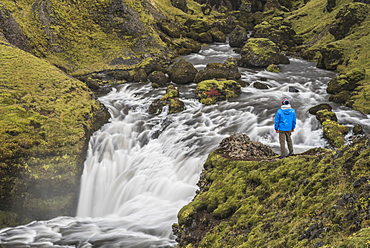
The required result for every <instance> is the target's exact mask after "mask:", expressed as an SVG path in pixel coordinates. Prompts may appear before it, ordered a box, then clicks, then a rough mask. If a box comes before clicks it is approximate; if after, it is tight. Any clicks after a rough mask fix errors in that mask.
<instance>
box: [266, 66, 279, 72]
mask: <svg viewBox="0 0 370 248" xmlns="http://www.w3.org/2000/svg"><path fill="white" fill-rule="evenodd" d="M266 71H269V72H276V73H278V72H281V69H280V67H279V66H278V65H274V64H272V65H269V66H267V68H266Z"/></svg>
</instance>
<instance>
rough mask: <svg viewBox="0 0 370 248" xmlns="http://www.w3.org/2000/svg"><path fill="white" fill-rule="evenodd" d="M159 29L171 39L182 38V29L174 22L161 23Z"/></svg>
mask: <svg viewBox="0 0 370 248" xmlns="http://www.w3.org/2000/svg"><path fill="white" fill-rule="evenodd" d="M159 27H160V29H161V30H162V32H163V33H165V34H167V35H168V36H170V37H171V38H180V37H181V29H180V28H179V27H178V26H177V25H175V24H174V23H172V22H167V21H163V22H160V23H159Z"/></svg>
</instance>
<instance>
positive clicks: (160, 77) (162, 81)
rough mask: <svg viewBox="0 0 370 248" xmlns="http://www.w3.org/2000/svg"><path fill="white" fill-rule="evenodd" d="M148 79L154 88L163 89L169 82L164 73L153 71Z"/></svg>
mask: <svg viewBox="0 0 370 248" xmlns="http://www.w3.org/2000/svg"><path fill="white" fill-rule="evenodd" d="M148 78H149V80H150V82H152V86H153V87H154V88H157V87H163V86H165V85H166V84H167V83H168V82H169V78H168V76H167V75H166V74H165V73H164V72H162V71H153V72H152V73H150V74H149V76H148Z"/></svg>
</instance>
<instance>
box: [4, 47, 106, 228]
mask: <svg viewBox="0 0 370 248" xmlns="http://www.w3.org/2000/svg"><path fill="white" fill-rule="evenodd" d="M0 68H1V76H0V81H1V85H0V123H1V125H0V126H1V128H0V143H1V146H0V168H1V170H0V176H1V183H0V196H1V203H0V223H1V225H10V224H14V223H25V222H28V221H32V220H33V219H44V218H48V217H53V216H55V215H56V214H58V215H61V214H65V215H71V214H72V215H73V214H74V209H75V206H76V193H77V190H78V187H79V176H80V173H81V171H82V164H83V161H84V152H83V151H84V150H86V147H85V146H86V140H87V138H88V137H89V135H90V134H91V132H93V131H94V130H96V129H97V128H98V127H100V125H101V124H102V123H104V122H105V121H106V120H107V118H108V117H107V115H106V114H104V113H103V112H102V107H101V106H100V104H99V103H97V102H96V101H95V100H94V99H93V97H92V93H91V92H90V91H89V90H88V89H87V87H86V86H85V85H84V84H83V83H82V82H80V81H78V80H76V79H74V78H71V77H69V76H68V75H66V74H65V73H63V72H62V71H60V70H59V69H57V68H56V67H54V66H52V65H51V64H50V63H48V62H47V61H45V60H42V59H39V58H36V57H35V56H33V55H31V54H29V53H27V52H24V51H22V50H20V49H18V48H15V47H13V46H11V45H10V44H8V43H4V42H0ZM98 118H100V119H98Z"/></svg>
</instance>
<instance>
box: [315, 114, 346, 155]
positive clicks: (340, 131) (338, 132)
mask: <svg viewBox="0 0 370 248" xmlns="http://www.w3.org/2000/svg"><path fill="white" fill-rule="evenodd" d="M319 112H320V111H319ZM322 130H323V133H324V136H325V137H326V138H327V139H328V141H329V143H330V144H331V145H333V146H334V147H337V148H339V147H341V146H343V145H344V143H345V139H344V135H346V134H347V133H348V127H346V126H343V125H341V124H339V123H338V122H336V121H332V120H325V121H323V122H322Z"/></svg>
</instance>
